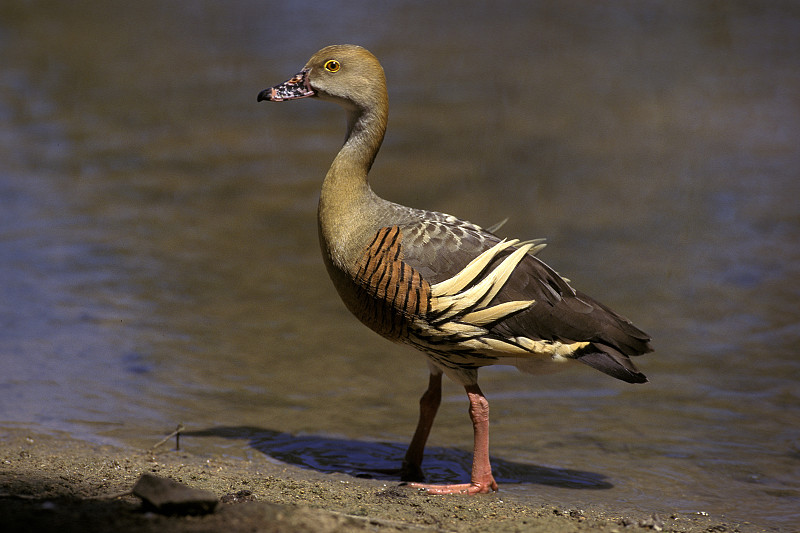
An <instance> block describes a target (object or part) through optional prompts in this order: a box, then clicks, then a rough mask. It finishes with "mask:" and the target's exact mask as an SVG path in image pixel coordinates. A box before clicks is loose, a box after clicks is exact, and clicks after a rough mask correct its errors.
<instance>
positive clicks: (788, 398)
mask: <svg viewBox="0 0 800 533" xmlns="http://www.w3.org/2000/svg"><path fill="white" fill-rule="evenodd" d="M279 4H280V3H279ZM284 4H286V3H284ZM373 4H374V3H368V2H347V3H345V2H328V3H327V5H326V7H324V8H321V7H318V6H317V5H316V4H314V3H310V2H309V3H307V4H306V3H304V2H291V3H288V4H287V5H274V3H273V4H265V3H263V2H247V1H238V2H227V3H225V4H224V6H223V5H222V4H217V3H212V2H169V3H159V2H140V3H134V4H132V3H129V2H104V3H101V5H99V6H94V7H87V6H83V5H79V4H77V3H62V2H52V3H51V2H14V1H12V2H4V3H3V5H2V7H0V56H2V57H3V61H2V62H1V63H0V140H1V141H2V142H0V162H1V163H0V357H1V358H2V368H3V371H2V376H0V427H1V426H5V427H23V428H31V429H32V430H39V431H48V430H66V431H68V432H70V433H72V434H73V435H75V436H78V437H81V438H85V439H88V440H92V441H116V442H124V443H127V444H132V445H136V446H150V445H151V444H152V443H153V442H155V441H157V440H158V439H159V438H160V437H161V435H163V434H166V433H168V432H169V431H171V430H172V429H173V427H174V426H175V425H176V424H177V423H178V422H183V423H185V424H186V426H187V428H188V429H189V432H190V433H189V436H188V437H187V438H185V439H183V440H182V444H184V445H186V446H189V447H191V448H192V449H193V450H196V451H198V452H202V451H204V450H207V451H209V452H213V451H215V450H222V451H223V452H224V453H230V454H256V453H257V454H261V453H264V454H267V455H269V456H270V457H273V458H275V459H277V460H282V461H287V462H290V463H295V464H302V465H305V466H308V467H309V468H315V469H318V470H322V471H345V472H352V473H353V474H355V475H362V476H374V477H381V478H386V479H394V478H393V475H394V474H393V473H392V469H395V468H397V466H398V464H399V460H400V458H401V457H402V454H403V451H404V447H405V445H406V443H407V441H408V439H409V438H410V435H411V433H412V431H413V427H414V424H415V422H416V406H417V398H418V396H419V394H420V393H421V392H422V390H423V389H424V387H425V384H426V380H427V378H426V368H425V364H424V359H423V358H422V357H421V356H419V355H417V354H415V353H413V352H412V351H410V350H408V349H405V348H402V347H398V346H394V345H390V344H389V343H387V342H385V341H384V340H383V339H381V338H379V337H378V336H377V335H375V334H373V333H371V332H369V331H367V330H366V329H364V328H363V326H361V325H360V324H359V323H358V322H357V321H356V320H355V319H353V318H351V317H350V316H349V315H348V314H347V312H346V311H345V310H344V307H343V306H342V304H341V303H339V301H338V298H337V296H336V294H335V292H334V290H333V289H332V287H331V286H330V282H329V281H328V278H327V274H326V273H325V271H324V268H323V266H322V262H321V259H320V257H319V251H318V247H317V237H316V224H315V219H314V217H315V209H316V199H317V195H318V189H319V184H320V181H321V178H322V176H323V175H324V173H325V170H326V169H327V165H328V164H329V163H330V160H331V159H332V157H333V154H334V153H335V151H336V149H337V148H338V145H339V143H340V142H341V139H342V134H343V130H344V120H343V116H342V113H341V111H340V110H339V109H337V108H335V106H331V105H329V104H326V103H324V102H313V101H304V102H292V103H286V104H280V105H279V104H265V103H262V104H256V101H255V97H256V94H257V93H258V92H259V91H260V90H261V89H263V88H266V87H268V86H270V85H274V84H276V83H278V82H281V81H283V80H285V79H287V78H289V77H290V76H291V75H293V74H294V73H295V72H297V71H298V70H299V69H300V68H301V67H302V66H303V64H304V63H305V61H306V59H307V58H308V56H310V55H311V53H313V52H314V51H316V50H317V49H318V48H320V47H321V46H323V45H325V44H331V43H334V42H355V43H359V44H363V45H365V46H366V47H367V48H369V49H370V50H372V51H373V52H374V53H376V54H377V55H378V56H379V58H380V59H381V60H382V62H383V64H384V67H385V69H386V73H387V78H388V80H389V85H390V99H391V103H392V108H391V118H390V128H389V134H388V136H387V139H386V141H385V143H384V146H383V150H382V152H381V155H380V156H379V158H378V161H377V163H376V165H375V167H374V169H373V184H374V187H375V189H376V190H377V191H378V192H379V193H380V194H382V195H383V196H385V197H388V198H390V199H392V200H395V201H398V202H401V203H405V204H408V205H414V206H418V207H424V208H429V209H436V210H440V211H446V212H450V213H453V214H457V215H459V216H461V217H463V218H468V219H470V220H472V221H474V222H477V223H481V224H486V225H488V224H492V223H494V222H496V221H498V220H502V219H503V218H505V217H508V218H509V221H508V223H507V224H506V225H505V226H504V227H503V230H502V233H503V234H507V235H509V236H516V237H522V238H532V237H547V239H548V242H549V243H550V245H549V246H548V247H547V248H546V249H545V250H544V252H542V255H541V257H542V258H543V259H545V260H546V261H547V262H548V263H550V264H551V265H552V266H553V267H554V268H556V269H557V270H558V271H559V272H561V273H562V274H564V275H565V276H567V277H569V278H570V279H572V280H573V282H574V284H575V285H577V286H578V287H580V288H582V289H583V290H584V291H585V292H588V293H590V294H592V295H594V296H596V297H597V298H598V299H600V300H602V301H604V302H606V303H607V304H609V305H611V306H612V307H614V308H615V309H617V310H619V311H620V312H622V313H623V314H625V315H626V316H629V317H630V318H632V319H633V320H634V322H635V323H636V324H637V325H638V326H640V327H641V328H642V329H644V330H645V331H647V332H649V333H650V334H651V335H652V336H653V339H654V346H655V347H656V350H657V351H656V352H655V353H653V354H649V355H647V356H645V357H643V358H641V359H639V360H638V363H639V366H640V367H641V369H642V370H643V371H644V372H645V373H646V374H647V375H648V376H649V377H650V380H651V383H649V384H647V385H645V386H630V385H627V384H624V383H619V382H615V381H614V380H613V379H611V378H608V377H606V376H604V375H602V374H599V373H597V372H593V371H591V370H590V369H588V368H583V367H580V368H576V369H574V370H572V371H568V372H563V373H560V374H555V375H552V376H546V377H531V376H525V375H521V374H518V373H516V372H515V371H512V370H510V369H504V368H497V369H486V370H483V371H482V374H481V385H482V388H483V390H484V392H485V393H486V394H487V396H488V398H489V400H490V402H491V406H492V424H493V425H492V454H493V464H494V466H495V468H496V470H497V474H498V476H497V477H498V480H499V481H500V482H501V483H504V484H503V485H502V489H503V490H504V491H507V492H508V493H511V494H514V495H515V496H518V497H521V498H524V499H528V500H530V501H531V502H534V503H537V504H538V503H540V502H550V503H557V504H561V505H566V506H574V507H580V506H584V507H587V506H597V507H599V508H607V509H611V510H615V511H620V512H622V511H626V510H633V511H640V512H652V511H656V512H662V513H670V512H672V511H679V512H682V513H697V512H703V513H710V514H712V515H717V516H725V517H726V518H728V519H732V520H747V521H750V522H752V523H754V524H757V525H761V526H763V527H772V528H783V529H791V528H792V527H796V525H797V524H798V523H800V513H798V509H800V389H799V387H798V385H799V383H800V361H798V348H797V346H798V341H800V320H799V319H798V317H799V316H800V313H799V312H798V301H799V299H798V297H800V266H798V265H800V207H798V202H797V198H798V194H799V193H800V180H798V169H800V150H798V139H800V99H798V94H800V9H798V8H797V6H796V4H794V3H792V2H785V3H781V2H770V3H759V4H758V5H750V3H745V2H718V3H693V2H687V3H676V2H655V1H654V2H640V3H631V4H628V3H620V4H615V5H614V6H606V5H599V4H596V3H594V2H580V1H576V2H568V3H564V2H547V3H539V4H534V3H529V2H519V3H511V2H509V3H504V2H501V3H493V4H491V6H489V5H484V4H483V3H474V4H472V3H463V2H462V3H459V4H458V5H459V7H458V8H457V9H455V8H453V7H452V6H450V5H447V4H436V5H432V4H431V3H421V2H386V3H382V4H381V6H379V7H376V6H375V5H373ZM471 443H472V436H471V427H470V424H469V421H468V418H467V415H466V398H465V395H464V394H463V391H461V390H460V389H459V387H457V386H455V385H453V384H446V386H445V399H444V403H443V406H442V409H441V411H440V414H439V418H438V419H437V422H436V425H435V426H434V431H433V434H432V436H431V442H430V446H431V450H430V452H429V455H428V457H427V458H426V467H427V468H426V470H427V472H428V474H429V477H430V478H432V479H433V480H434V481H441V480H456V479H459V480H460V479H466V477H467V476H468V472H469V464H470V451H471Z"/></svg>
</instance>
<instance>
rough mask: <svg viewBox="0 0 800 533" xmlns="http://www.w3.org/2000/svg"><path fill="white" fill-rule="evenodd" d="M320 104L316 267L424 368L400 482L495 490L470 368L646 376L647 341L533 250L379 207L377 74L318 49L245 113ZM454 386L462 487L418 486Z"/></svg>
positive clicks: (382, 104) (383, 93)
mask: <svg viewBox="0 0 800 533" xmlns="http://www.w3.org/2000/svg"><path fill="white" fill-rule="evenodd" d="M303 98H319V99H320V100H327V101H331V102H334V103H336V104H339V105H340V106H341V107H342V108H344V110H345V112H346V115H347V133H346V137H345V141H344V144H343V145H342V147H341V149H340V150H339V152H338V153H337V154H336V156H335V157H334V159H333V162H332V164H331V166H330V169H329V170H328V172H327V174H326V175H325V178H324V180H323V181H322V186H321V191H320V196H319V204H318V212H317V224H318V233H319V242H320V247H321V249H322V257H323V261H324V263H325V267H326V269H327V271H328V274H329V275H330V278H331V280H332V282H333V285H334V286H335V288H336V290H337V292H338V294H339V296H340V297H341V300H342V301H343V303H344V305H345V306H346V307H347V309H349V311H350V312H351V313H352V314H353V315H354V316H355V317H356V318H358V319H359V320H360V321H361V322H362V323H364V324H365V325H366V326H368V327H369V328H371V329H372V330H374V331H375V332H377V333H378V334H380V335H382V336H383V337H385V338H386V339H388V340H390V341H393V342H396V343H401V344H406V345H409V346H411V347H413V348H415V349H417V350H420V351H421V352H423V353H424V354H425V356H427V364H428V368H429V371H430V374H429V379H428V386H427V389H426V390H425V392H424V393H423V394H422V397H421V398H420V400H419V419H418V422H417V426H416V429H415V431H414V434H413V437H412V438H411V442H410V444H409V446H408V449H407V451H406V454H405V456H404V458H403V462H402V466H401V469H400V480H401V482H403V483H404V484H406V485H410V486H412V487H416V488H418V489H420V490H424V491H427V492H429V493H431V494H470V495H474V494H483V493H489V492H493V491H496V490H497V488H498V487H497V482H496V481H495V478H494V476H493V474H492V468H491V464H490V458H489V402H488V400H487V399H486V396H485V395H484V394H483V392H482V391H481V389H480V387H479V386H478V370H479V369H480V368H482V367H485V366H489V365H511V366H515V367H517V368H518V369H519V370H521V371H523V372H527V373H532V374H539V373H546V372H550V371H552V370H554V369H556V368H560V367H563V366H564V364H566V363H570V362H574V361H577V362H580V363H584V364H585V365H588V366H590V367H593V368H595V369H597V370H599V371H600V372H603V373H605V374H607V375H609V376H612V377H614V378H617V379H620V380H622V381H625V382H628V383H645V382H647V381H648V380H647V378H646V377H645V375H644V374H643V373H641V372H640V371H639V370H638V369H637V368H636V366H634V364H633V362H632V361H631V359H630V357H632V356H638V355H642V354H645V353H648V352H651V351H653V348H652V347H651V344H650V341H651V339H650V336H649V335H647V334H646V333H644V332H643V331H642V330H640V329H639V328H637V327H636V326H634V325H633V324H632V323H631V322H630V321H629V320H628V319H626V318H624V317H623V316H621V315H620V314H617V313H616V312H614V311H612V310H611V309H610V308H609V307H607V306H605V305H603V304H602V303H600V302H598V301H597V300H595V299H593V298H592V297H590V296H588V295H586V294H584V293H582V292H580V291H578V290H576V289H574V288H573V287H572V285H571V282H570V281H568V280H567V279H566V278H563V277H562V276H560V275H559V274H558V273H556V271H555V270H553V269H552V268H551V267H549V266H548V265H547V264H545V263H544V262H543V261H542V260H540V259H539V258H538V257H537V253H538V252H539V251H540V250H541V248H542V247H543V246H544V244H543V242H542V240H541V239H535V240H519V239H506V238H501V237H499V236H497V235H496V234H495V232H497V228H496V227H489V228H482V227H481V226H479V225H477V224H474V223H471V222H468V221H465V220H462V219H459V218H456V217H455V216H452V215H448V214H445V213H440V212H436V211H427V210H423V209H417V208H412V207H406V206H403V205H400V204H397V203H393V202H391V201H388V200H385V199H383V198H381V197H379V196H378V195H377V194H376V193H375V192H373V190H372V188H371V187H370V184H369V180H368V176H369V172H370V168H371V167H372V164H373V162H374V161H375V157H376V156H377V154H378V151H379V149H380V147H381V143H382V142H383V139H384V135H385V133H386V128H387V120H388V113H389V101H388V92H387V86H386V78H385V74H384V71H383V68H382V66H381V64H380V62H379V61H378V59H377V58H376V57H375V56H374V55H373V54H372V53H370V52H369V51H368V50H366V49H365V48H363V47H361V46H357V45H350V44H346V45H332V46H327V47H325V48H323V49H321V50H320V51H318V52H317V53H315V54H314V55H313V56H311V59H309V60H308V62H307V63H306V65H305V66H304V67H303V68H302V69H301V70H300V72H299V73H297V74H296V75H294V76H293V77H292V78H290V79H289V80H287V81H285V82H284V83H281V84H278V85H275V86H273V87H270V88H268V89H264V90H262V91H261V92H259V94H258V97H257V101H258V102H261V101H270V102H284V101H289V100H297V99H303ZM443 374H444V375H447V376H448V378H450V379H451V380H452V381H454V382H456V383H457V384H459V385H461V386H463V387H464V390H465V392H466V394H467V399H468V401H469V416H470V419H471V421H472V426H473V441H474V442H473V462H472V471H471V474H470V481H469V483H452V484H430V483H425V482H424V481H425V477H424V472H423V470H422V462H423V456H424V451H425V445H426V443H427V440H428V437H429V435H430V431H431V427H432V425H433V422H434V418H435V417H436V413H437V410H438V408H439V405H440V403H441V397H442V375H443Z"/></svg>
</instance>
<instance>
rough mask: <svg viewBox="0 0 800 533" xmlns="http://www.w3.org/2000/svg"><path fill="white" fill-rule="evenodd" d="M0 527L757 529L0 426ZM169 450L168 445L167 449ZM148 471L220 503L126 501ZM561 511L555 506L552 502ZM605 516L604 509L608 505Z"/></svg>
mask: <svg viewBox="0 0 800 533" xmlns="http://www.w3.org/2000/svg"><path fill="white" fill-rule="evenodd" d="M0 434H2V444H0V517H2V524H3V531H5V532H7V533H8V532H12V531H13V532H16V531H59V532H70V531H81V532H84V531H117V532H123V533H125V532H145V531H175V532H190V531H221V530H228V531H281V532H291V531H298V532H299V531H315V532H333V531H362V530H370V531H381V532H391V531H459V532H461V531H464V532H468V531H474V532H477V531H494V532H511V531H534V532H537V531H541V532H545V531H546V532H567V531H598V532H609V533H611V532H617V531H618V532H621V531H683V532H689V531H742V532H750V531H766V530H764V529H760V528H757V527H755V526H753V525H750V524H734V523H729V522H724V521H720V520H718V519H715V518H714V517H710V516H685V515H681V514H679V513H677V512H676V513H674V514H672V515H671V516H623V515H618V514H614V513H613V512H609V511H597V510H587V509H582V508H581V507H580V499H579V495H577V494H576V498H575V500H574V501H573V502H558V503H560V505H556V503H557V502H553V503H550V504H548V503H538V502H537V503H531V502H523V501H519V500H516V499H515V498H514V497H513V496H510V495H507V494H505V495H504V494H503V492H502V488H501V491H500V492H498V493H495V494H491V495H485V496H479V497H468V496H431V495H428V494H424V493H421V492H419V491H417V490H414V489H412V488H410V487H406V486H402V485H401V484H399V483H391V482H386V481H377V480H370V479H359V478H355V477H351V476H348V475H345V474H322V473H319V472H316V471H313V470H307V469H302V468H298V467H295V466H291V465H285V464H282V463H279V462H277V461H273V460H271V459H269V458H267V457H265V456H263V455H260V454H258V455H255V456H254V457H252V458H250V459H239V458H231V457H223V456H201V455H197V454H193V453H189V452H186V451H183V450H176V449H175V448H174V445H175V442H174V440H173V441H171V442H169V443H168V444H165V445H163V446H160V447H158V448H155V449H153V450H146V451H145V450H135V449H132V448H120V447H115V446H108V445H96V444H91V443H87V442H84V441H80V440H75V439H73V438H70V437H68V436H66V435H52V434H48V435H43V434H35V433H32V432H30V431H27V430H24V429H10V430H9V429H3V430H2V431H0ZM170 448H171V449H170ZM145 473H152V474H156V475H158V476H163V477H167V478H171V479H174V480H176V481H179V482H181V483H184V484H186V485H188V486H190V487H193V488H198V489H204V490H208V491H211V492H213V493H214V494H216V495H217V496H218V497H220V498H221V499H222V503H220V504H219V505H218V506H217V509H216V511H215V512H214V513H212V514H208V515H204V516H164V515H160V514H157V513H154V512H149V511H146V510H144V509H143V507H142V504H141V501H140V500H139V499H138V498H136V497H135V496H133V495H132V494H130V491H131V489H132V487H133V485H134V483H135V482H136V481H137V479H139V477H140V476H141V475H142V474H145ZM562 505H564V506H562ZM609 508H610V509H613V502H609Z"/></svg>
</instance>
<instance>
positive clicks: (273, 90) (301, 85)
mask: <svg viewBox="0 0 800 533" xmlns="http://www.w3.org/2000/svg"><path fill="white" fill-rule="evenodd" d="M316 95H317V92H316V91H315V90H314V89H312V88H311V85H310V84H309V83H308V69H303V70H301V71H300V72H298V73H297V74H295V75H294V76H293V77H292V79H290V80H289V81H285V82H283V83H281V84H280V85H276V86H275V87H270V88H269V89H264V90H263V91H261V92H260V93H258V101H259V102H260V101H261V100H270V101H272V102H283V101H284V100H294V99H296V98H307V97H309V96H316Z"/></svg>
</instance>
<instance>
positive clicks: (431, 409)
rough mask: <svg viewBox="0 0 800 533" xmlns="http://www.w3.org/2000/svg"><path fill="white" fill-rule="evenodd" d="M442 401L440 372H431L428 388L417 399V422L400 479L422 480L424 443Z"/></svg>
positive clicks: (426, 440) (423, 475)
mask: <svg viewBox="0 0 800 533" xmlns="http://www.w3.org/2000/svg"><path fill="white" fill-rule="evenodd" d="M441 402H442V373H441V372H431V375H430V378H429V379H428V390H426V391H425V393H424V394H423V395H422V397H421V398H420V399H419V422H417V429H416V431H414V437H413V438H412V439H411V444H409V445H408V450H407V451H406V456H405V458H404V459H403V467H402V469H401V470H400V479H402V480H403V481H422V480H423V479H425V474H423V473H422V456H423V454H424V453H425V443H426V442H428V435H430V433H431V426H432V425H433V419H434V418H436V411H438V410H439V404H440V403H441Z"/></svg>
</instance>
